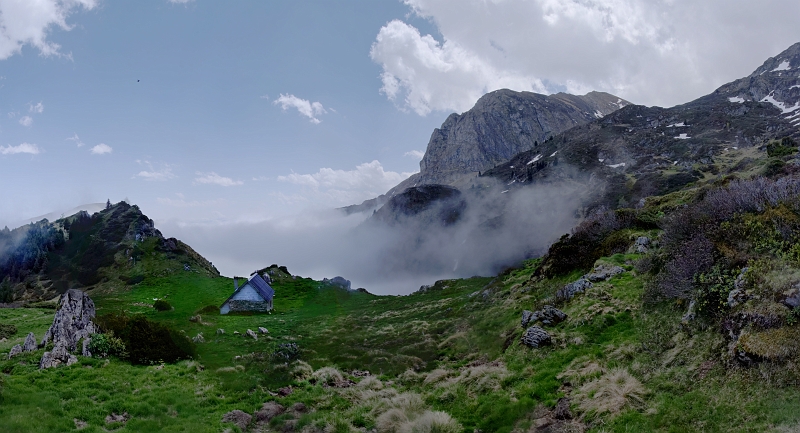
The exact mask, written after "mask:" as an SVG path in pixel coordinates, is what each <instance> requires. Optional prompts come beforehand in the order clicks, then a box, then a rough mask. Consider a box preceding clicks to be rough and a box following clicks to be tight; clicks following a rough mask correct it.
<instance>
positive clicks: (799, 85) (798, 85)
mask: <svg viewBox="0 0 800 433" xmlns="http://www.w3.org/2000/svg"><path fill="white" fill-rule="evenodd" d="M795 87H800V84H795V85H794V86H792V87H789V90H792V89H794V88H795Z"/></svg>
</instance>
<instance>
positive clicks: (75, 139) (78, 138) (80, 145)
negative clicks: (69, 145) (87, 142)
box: [67, 134, 83, 147]
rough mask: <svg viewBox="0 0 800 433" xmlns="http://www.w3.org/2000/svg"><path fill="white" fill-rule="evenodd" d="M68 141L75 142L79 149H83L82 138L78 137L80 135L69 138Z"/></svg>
mask: <svg viewBox="0 0 800 433" xmlns="http://www.w3.org/2000/svg"><path fill="white" fill-rule="evenodd" d="M67 141H73V142H75V144H76V145H77V146H78V147H83V142H82V141H81V138H80V137H78V134H74V135H73V136H72V137H70V138H68V139H67Z"/></svg>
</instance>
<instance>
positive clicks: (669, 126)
mask: <svg viewBox="0 0 800 433" xmlns="http://www.w3.org/2000/svg"><path fill="white" fill-rule="evenodd" d="M681 126H686V125H684V124H683V122H681V123H673V124H672V125H667V128H680V127H681Z"/></svg>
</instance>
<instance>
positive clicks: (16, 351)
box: [8, 344, 22, 359]
mask: <svg viewBox="0 0 800 433" xmlns="http://www.w3.org/2000/svg"><path fill="white" fill-rule="evenodd" d="M20 353H22V346H20V345H19V344H15V345H14V347H12V348H11V352H8V359H11V358H12V357H14V356H17V355H19V354H20Z"/></svg>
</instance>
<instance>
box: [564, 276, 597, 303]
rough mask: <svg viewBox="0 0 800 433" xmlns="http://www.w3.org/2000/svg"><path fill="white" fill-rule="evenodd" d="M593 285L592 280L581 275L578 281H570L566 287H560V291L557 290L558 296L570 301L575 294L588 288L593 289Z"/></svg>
mask: <svg viewBox="0 0 800 433" xmlns="http://www.w3.org/2000/svg"><path fill="white" fill-rule="evenodd" d="M592 286H594V285H593V284H592V282H591V281H589V280H587V279H586V278H584V277H581V278H579V279H578V280H577V281H574V282H572V283H569V284H567V285H565V286H564V287H562V288H560V289H558V292H556V298H557V299H560V300H562V301H568V300H570V299H572V298H574V297H575V295H577V294H579V293H583V292H585V291H586V290H588V289H591V288H592Z"/></svg>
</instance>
